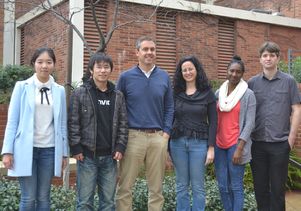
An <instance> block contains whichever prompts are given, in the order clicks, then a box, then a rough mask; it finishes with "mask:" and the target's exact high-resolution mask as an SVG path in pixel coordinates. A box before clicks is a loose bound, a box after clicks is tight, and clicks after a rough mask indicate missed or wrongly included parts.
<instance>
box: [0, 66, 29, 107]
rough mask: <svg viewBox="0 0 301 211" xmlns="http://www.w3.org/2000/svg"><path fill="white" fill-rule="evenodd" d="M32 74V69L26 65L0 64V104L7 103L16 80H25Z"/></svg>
mask: <svg viewBox="0 0 301 211" xmlns="http://www.w3.org/2000/svg"><path fill="white" fill-rule="evenodd" d="M32 74H33V70H32V68H31V67H28V66H20V65H7V66H5V67H3V66H0V104H8V103H9V100H10V96H11V92H12V90H13V88H14V86H15V84H16V82H17V81H22V80H25V79H27V78H29V77H30V76H31V75H32Z"/></svg>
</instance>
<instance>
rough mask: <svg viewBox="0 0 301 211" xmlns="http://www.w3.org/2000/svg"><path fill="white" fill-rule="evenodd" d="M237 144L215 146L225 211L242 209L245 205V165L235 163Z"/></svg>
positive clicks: (219, 183) (216, 169) (239, 210)
mask: <svg viewBox="0 0 301 211" xmlns="http://www.w3.org/2000/svg"><path fill="white" fill-rule="evenodd" d="M236 146H237V145H236V144H235V145H233V146H232V147H230V148H228V149H221V148H219V147H218V146H216V147H215V159H214V165H215V173H216V178H217V182H218V188H219V192H220V196H221V201H222V204H223V206H224V209H225V211H242V210H243V206H244V184H243V178H244V172H245V165H234V164H233V162H232V158H233V155H234V152H235V150H236Z"/></svg>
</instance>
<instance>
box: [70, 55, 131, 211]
mask: <svg viewBox="0 0 301 211" xmlns="http://www.w3.org/2000/svg"><path fill="white" fill-rule="evenodd" d="M88 67H89V71H90V73H91V78H90V79H89V80H87V82H86V83H84V85H83V86H81V87H79V88H78V89H76V90H75V91H74V92H73V93H72V95H71V99H70V108H69V114H68V132H69V143H70V149H71V154H72V155H73V157H74V158H75V159H76V160H77V210H93V204H94V202H93V199H94V192H95V187H96V186H98V196H99V210H115V203H114V196H115V189H116V180H117V179H116V178H117V165H116V164H117V161H119V160H121V159H122V157H123V154H124V152H125V149H126V144H127V140H128V125H127V113H126V106H125V100H124V97H123V94H122V93H121V92H120V91H117V90H115V85H114V84H113V83H112V82H110V81H108V79H109V76H110V75H111V72H112V70H113V62H112V59H111V57H109V56H108V55H105V54H103V53H96V54H94V55H93V56H92V57H91V59H90V62H89V66H88Z"/></svg>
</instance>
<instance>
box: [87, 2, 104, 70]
mask: <svg viewBox="0 0 301 211" xmlns="http://www.w3.org/2000/svg"><path fill="white" fill-rule="evenodd" d="M101 2H102V3H101V4H97V5H96V6H95V7H96V8H95V10H96V16H97V18H98V22H99V24H100V26H101V30H102V32H103V33H104V35H105V34H106V31H107V6H108V2H107V1H101ZM84 13H85V14H84V37H85V39H86V40H87V42H88V43H89V46H90V48H91V49H92V50H93V51H96V49H97V48H98V46H99V34H98V31H97V28H96V26H95V22H94V20H93V14H92V9H91V8H90V6H89V2H88V1H85V11H84ZM89 59H90V55H89V52H88V51H87V50H86V49H85V50H84V70H86V69H87V65H88V62H89Z"/></svg>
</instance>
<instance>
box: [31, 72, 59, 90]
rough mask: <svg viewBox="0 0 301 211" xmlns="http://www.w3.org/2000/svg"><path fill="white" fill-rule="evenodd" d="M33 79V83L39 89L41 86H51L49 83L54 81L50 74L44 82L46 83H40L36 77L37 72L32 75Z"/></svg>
mask: <svg viewBox="0 0 301 211" xmlns="http://www.w3.org/2000/svg"><path fill="white" fill-rule="evenodd" d="M33 81H34V84H35V85H36V87H37V88H38V89H41V88H42V87H47V88H49V89H50V88H51V84H52V83H53V82H54V79H53V77H52V76H51V75H50V76H49V80H48V81H47V82H46V83H42V82H41V81H40V80H39V79H38V77H37V74H36V73H35V74H34V75H33Z"/></svg>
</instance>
